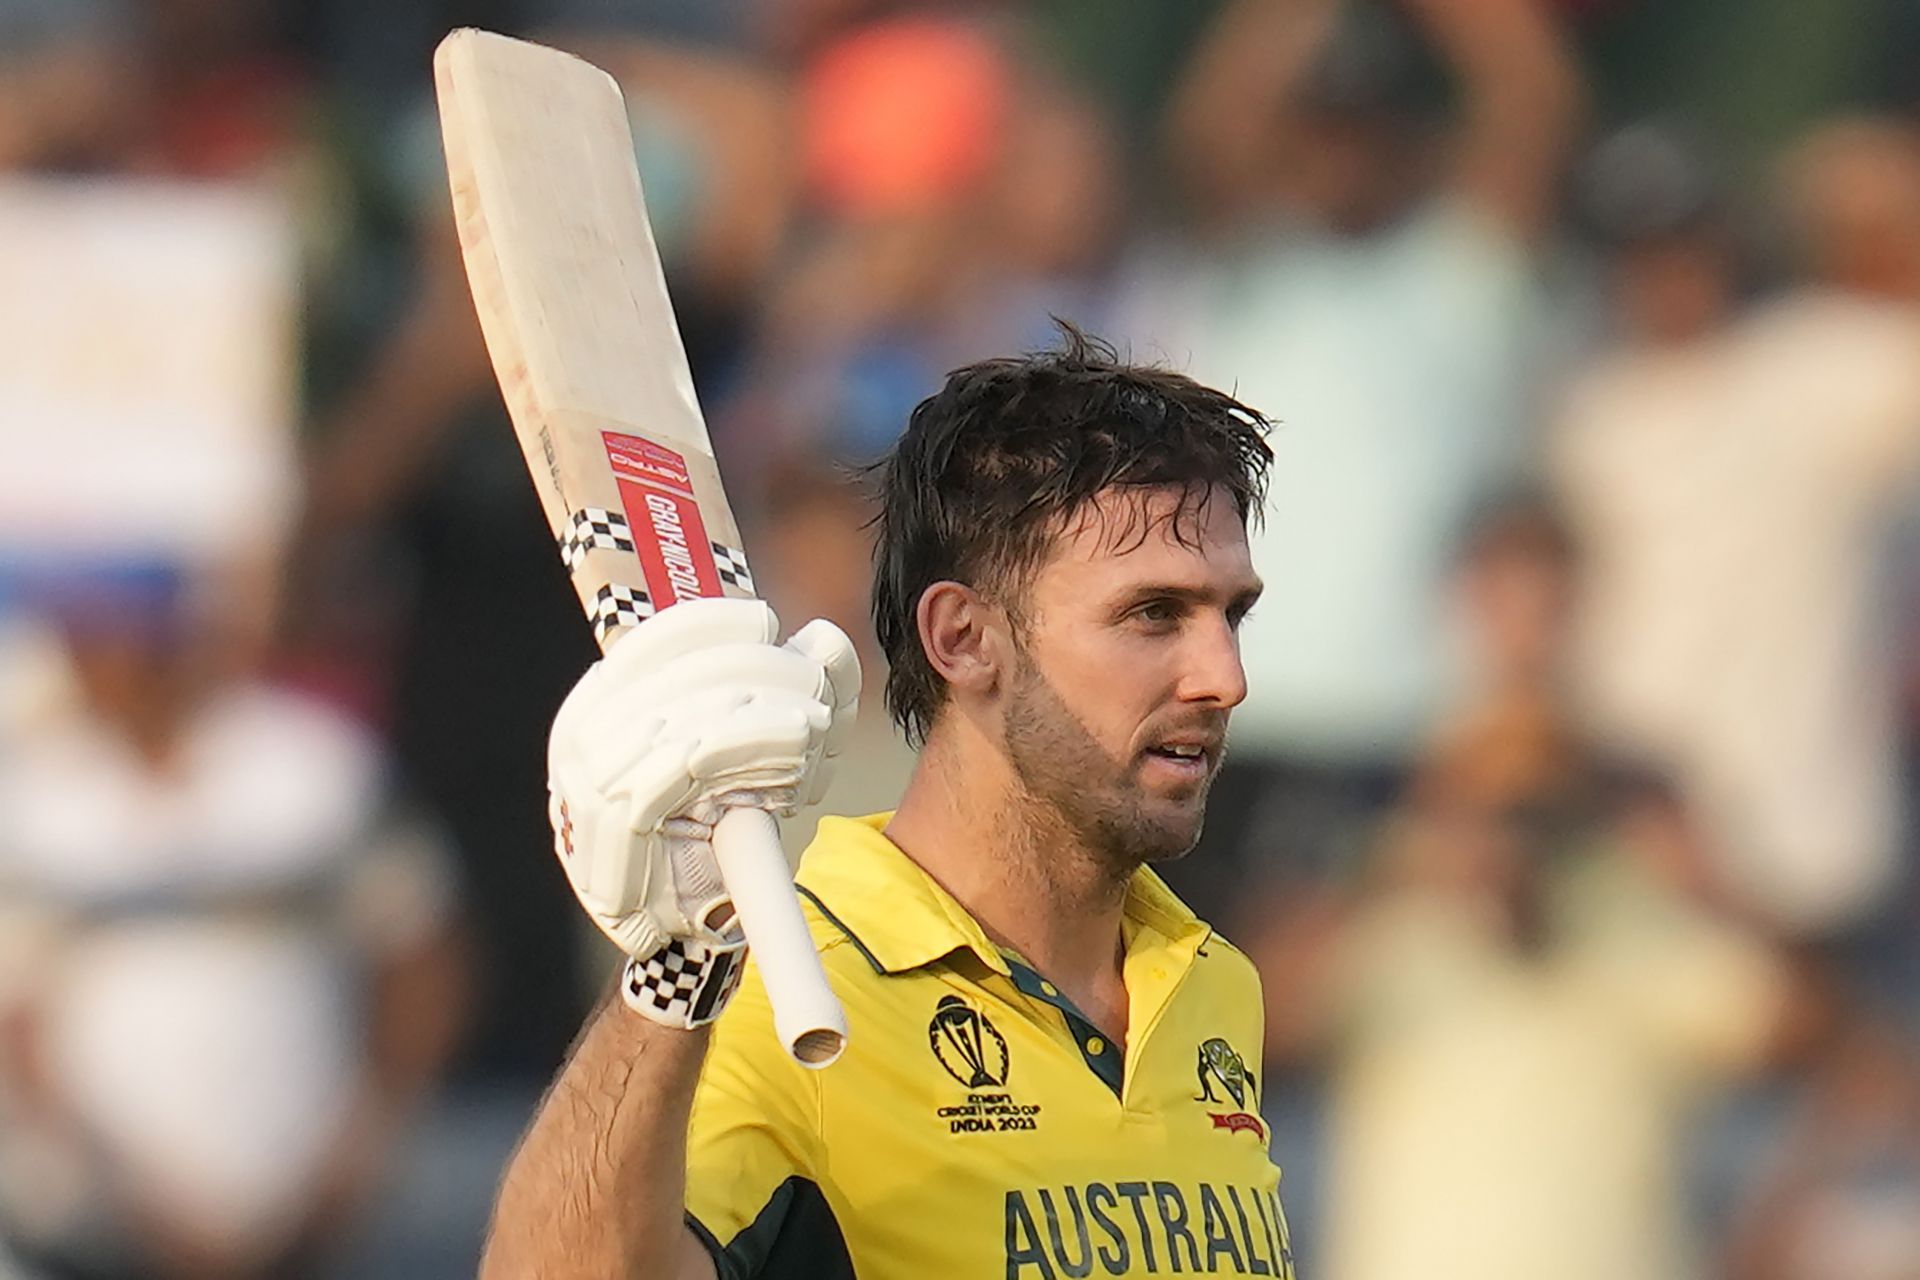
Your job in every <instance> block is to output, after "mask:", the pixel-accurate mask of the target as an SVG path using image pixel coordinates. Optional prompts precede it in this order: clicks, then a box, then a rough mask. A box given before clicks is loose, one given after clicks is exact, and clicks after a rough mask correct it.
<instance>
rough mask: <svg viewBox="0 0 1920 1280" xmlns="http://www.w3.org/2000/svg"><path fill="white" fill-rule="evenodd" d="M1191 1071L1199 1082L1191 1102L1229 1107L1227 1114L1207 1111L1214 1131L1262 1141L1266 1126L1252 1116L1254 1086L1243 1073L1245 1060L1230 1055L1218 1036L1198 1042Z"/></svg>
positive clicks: (1255, 1096) (1256, 1099) (1255, 1095)
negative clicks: (1247, 1135)
mask: <svg viewBox="0 0 1920 1280" xmlns="http://www.w3.org/2000/svg"><path fill="white" fill-rule="evenodd" d="M1194 1071H1195V1074H1196V1075H1197V1076H1198V1077H1199V1082H1200V1092H1199V1093H1197V1094H1195V1095H1194V1098H1193V1100H1194V1101H1195V1102H1212V1103H1216V1104H1218V1103H1231V1104H1232V1108H1233V1109H1232V1110H1230V1111H1209V1112H1207V1115H1208V1116H1209V1117H1211V1118H1212V1120H1213V1127H1214V1128H1216V1129H1225V1130H1227V1132H1229V1133H1239V1132H1241V1131H1242V1130H1245V1131H1247V1132H1249V1133H1252V1134H1254V1135H1255V1136H1257V1137H1258V1138H1259V1139H1260V1140H1261V1141H1262V1142H1264V1141H1266V1137H1267V1127H1266V1125H1264V1124H1262V1123H1261V1122H1260V1117H1259V1116H1257V1115H1255V1114H1254V1111H1255V1110H1256V1109H1257V1108H1258V1106H1259V1097H1258V1086H1257V1085H1255V1083H1254V1080H1253V1074H1252V1073H1251V1072H1249V1071H1248V1070H1247V1064H1246V1061H1245V1059H1243V1058H1241V1056H1240V1055H1239V1054H1238V1053H1236V1052H1234V1048H1233V1046H1232V1045H1230V1044H1228V1043H1227V1042H1226V1041H1225V1040H1222V1039H1221V1038H1220V1037H1219V1036H1214V1037H1212V1038H1211V1039H1208V1040H1203V1041H1201V1043H1200V1051H1199V1055H1198V1059H1197V1063H1196V1065H1195V1068H1194Z"/></svg>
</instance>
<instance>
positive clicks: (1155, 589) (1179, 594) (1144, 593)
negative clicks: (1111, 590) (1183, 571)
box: [1120, 580, 1267, 609]
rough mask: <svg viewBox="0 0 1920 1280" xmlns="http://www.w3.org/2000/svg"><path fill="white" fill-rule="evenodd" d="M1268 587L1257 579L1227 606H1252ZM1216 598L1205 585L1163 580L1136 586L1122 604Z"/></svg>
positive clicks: (1210, 600) (1194, 601)
mask: <svg viewBox="0 0 1920 1280" xmlns="http://www.w3.org/2000/svg"><path fill="white" fill-rule="evenodd" d="M1266 589H1267V584H1266V583H1264V582H1260V581H1257V580H1256V581H1255V582H1254V583H1252V584H1251V585H1250V586H1247V587H1244V588H1242V589H1241V590H1239V591H1236V592H1234V593H1233V596H1232V598H1231V599H1229V600H1228V601H1227V607H1228V608H1229V609H1231V608H1233V607H1234V606H1235V605H1240V606H1243V607H1245V608H1252V607H1253V605H1254V603H1255V602H1256V601H1257V600H1259V599H1260V596H1261V595H1262V593H1264V592H1265V591H1266ZM1216 598H1217V596H1216V593H1215V592H1213V591H1210V590H1208V589H1207V588H1205V587H1190V586H1186V585H1184V584H1181V583H1174V582H1162V583H1148V584H1145V585H1143V586H1139V587H1135V588H1134V589H1133V590H1131V591H1129V592H1127V593H1126V594H1125V595H1124V596H1122V597H1121V598H1120V604H1121V606H1122V607H1127V606H1131V605H1135V604H1139V603H1140V602H1141V601H1143V600H1178V601H1180V602H1181V603H1182V604H1188V605H1209V604H1212V603H1213V602H1214V600H1215V599H1216Z"/></svg>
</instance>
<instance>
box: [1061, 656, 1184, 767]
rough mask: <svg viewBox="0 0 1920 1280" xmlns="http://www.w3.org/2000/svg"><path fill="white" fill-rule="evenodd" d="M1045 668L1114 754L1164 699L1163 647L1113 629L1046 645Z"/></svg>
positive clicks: (1075, 710) (1063, 695)
mask: <svg viewBox="0 0 1920 1280" xmlns="http://www.w3.org/2000/svg"><path fill="white" fill-rule="evenodd" d="M1063 639H1064V638H1063ZM1044 664H1045V665H1044V669H1045V671H1046V673H1047V679H1048V682H1049V683H1050V684H1052V685H1053V686H1054V688H1056V689H1058V690H1059V691H1060V694H1061V697H1062V698H1063V699H1064V700H1065V701H1066V702H1067V704H1068V705H1069V706H1071V707H1072V708H1073V710H1074V714H1075V715H1076V716H1077V717H1078V718H1079V719H1080V721H1081V722H1082V723H1083V724H1085V725H1086V727H1087V728H1088V729H1089V730H1090V731H1092V733H1093V734H1094V736H1095V737H1096V738H1098V739H1099V741H1100V742H1101V743H1102V744H1103V745H1105V746H1106V747H1108V748H1109V749H1111V750H1112V751H1114V752H1115V753H1116V754H1118V753H1120V752H1121V751H1123V750H1125V749H1126V747H1127V746H1128V745H1129V744H1130V743H1131V741H1132V739H1133V737H1134V735H1135V733H1136V732H1137V731H1138V730H1139V728H1140V725H1141V724H1142V723H1144V722H1145V721H1146V720H1148V719H1149V718H1150V717H1151V716H1152V715H1153V713H1154V711H1155V709H1156V708H1158V707H1160V706H1162V705H1163V704H1164V703H1165V701H1166V698H1165V697H1164V696H1163V686H1165V685H1167V684H1168V681H1167V679H1166V667H1167V665H1168V663H1167V656H1166V653H1165V652H1164V646H1160V645H1156V644H1153V643H1151V642H1143V641H1142V640H1141V639H1140V638H1139V637H1135V636H1129V635H1126V634H1125V633H1123V632H1119V631H1116V630H1114V629H1112V628H1103V629H1101V630H1100V631H1097V632H1093V633H1091V634H1085V635H1079V636H1074V637H1072V638H1071V641H1070V642H1066V643H1055V644H1053V645H1050V646H1049V651H1048V654H1047V657H1046V658H1045V659H1044Z"/></svg>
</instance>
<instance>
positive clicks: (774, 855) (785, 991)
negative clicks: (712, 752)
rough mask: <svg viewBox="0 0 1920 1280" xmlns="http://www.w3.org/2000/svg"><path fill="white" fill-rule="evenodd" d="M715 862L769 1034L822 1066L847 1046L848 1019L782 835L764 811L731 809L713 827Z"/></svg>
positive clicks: (804, 1062) (798, 1057)
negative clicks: (761, 986) (754, 969)
mask: <svg viewBox="0 0 1920 1280" xmlns="http://www.w3.org/2000/svg"><path fill="white" fill-rule="evenodd" d="M713 856H714V858H715V859H716V860H717V861H718V862H719V863H720V875H721V878H722V879H724V880H725V881H726V884H727V893H728V895H729V896H730V897H732V899H733V909H734V910H735V911H737V912H739V913H740V927H741V928H742V929H744V930H745V931H746V935H747V945H748V946H749V947H751V948H752V949H753V954H754V957H755V958H756V960H757V961H758V962H759V966H760V977H761V980H762V981H764V982H765V983H766V986H767V999H768V1001H769V1002H770V1003H771V1004H772V1005H773V1029H774V1032H775V1033H776V1034H777V1035H778V1036H779V1037H780V1043H781V1044H783V1045H785V1046H786V1049H787V1052H788V1053H790V1054H792V1055H793V1057H794V1060H795V1061H796V1062H798V1063H800V1065H801V1066H804V1067H814V1068H819V1067H824V1066H826V1065H828V1064H829V1063H831V1062H832V1061H833V1060H834V1059H836V1058H838V1057H839V1056H840V1051H841V1050H843V1049H845V1048H846V1047H847V1015H846V1013H845V1011H844V1010H842V1009H841V1008H840V1001H839V1000H838V999H837V998H835V996H834V994H833V989H832V988H831V987H829V986H828V985H827V973H826V970H825V969H823V968H821V967H820V953H819V952H818V951H817V950H815V949H814V945H813V935H812V934H811V933H809V932H808V930H807V921H806V917H804V916H803V915H801V914H800V898H799V895H797V894H795V893H794V891H793V875H792V872H791V871H790V870H789V869H788V866H787V855H786V854H785V852H783V851H782V849H781V847H780V828H779V826H778V825H777V824H776V823H775V822H774V819H773V815H772V814H770V813H768V812H767V811H766V810H764V809H749V808H744V807H743V808H737V809H729V810H728V811H727V812H726V814H725V815H724V816H723V817H722V818H721V819H720V821H719V822H717V823H715V824H714V828H713Z"/></svg>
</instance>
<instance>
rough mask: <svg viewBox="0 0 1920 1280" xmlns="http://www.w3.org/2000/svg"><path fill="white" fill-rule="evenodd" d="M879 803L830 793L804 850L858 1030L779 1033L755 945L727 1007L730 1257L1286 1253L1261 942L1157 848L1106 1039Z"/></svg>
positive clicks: (955, 1269) (799, 1271) (858, 1266)
mask: <svg viewBox="0 0 1920 1280" xmlns="http://www.w3.org/2000/svg"><path fill="white" fill-rule="evenodd" d="M884 821H885V818H884V815H883V816H881V817H875V818H866V819H860V820H849V819H843V818H826V819H822V820H821V822H820V829H819V835H818V837H817V838H816V839H815V841H814V843H813V845H812V846H811V847H810V848H809V849H808V851H807V855H806V857H805V859H804V861H803V862H802V864H801V868H800V876H799V879H800V884H801V892H802V896H803V898H804V900H805V903H806V909H807V914H808V919H809V923H810V924H811V925H812V928H813V936H814V940H815V942H816V944H817V945H818V946H819V948H820V951H821V957H822V960H823V961H824V963H825V965H826V969H827V975H828V977H829V979H830V980H831V981H832V983H833V988H834V990H835V992H837V993H838V995H839V997H840V999H841V1001H842V1003H843V1004H844V1005H845V1007H846V1012H847V1022H848V1027H849V1030H850V1032H851V1040H850V1043H849V1045H848V1048H847V1051H846V1054H845V1055H844V1056H843V1057H842V1058H841V1059H840V1061H839V1062H837V1063H835V1064H834V1065H833V1066H831V1067H829V1068H827V1069H826V1070H824V1071H810V1070H807V1069H805V1068H803V1067H800V1066H798V1065H797V1064H795V1063H794V1062H792V1061H791V1060H790V1059H789V1058H788V1057H787V1056H786V1055H785V1054H784V1053H782V1052H781V1051H780V1049H779V1047H778V1043H777V1041H776V1039H775V1037H774V1034H773V1029H772V1013H771V1011H770V1009H769V1008H768V1004H767V998H766V990H765V988H764V986H762V985H761V983H760V980H759V976H758V973H757V972H756V971H755V969H754V968H753V967H752V966H751V965H749V967H748V969H747V973H746V976H745V979H744V980H743V983H742V986H741V990H740V992H739V994H738V995H737V996H736V997H735V999H734V1002H733V1004H732V1005H731V1006H730V1007H729V1008H728V1009H727V1012H726V1013H725V1015H723V1016H722V1017H721V1019H720V1022H719V1025H718V1026H717V1028H716V1029H715V1034H714V1039H713V1045H712V1048H711V1051H710V1053H709V1055H708V1058H707V1062H706V1066H705V1068H704V1070H703V1072H702V1075H701V1080H700V1087H699V1092H698V1094H697V1095H696V1098H695V1101H694V1108H693V1120H692V1125H691V1130H690V1134H689V1149H688V1176H687V1210H688V1213H687V1216H688V1221H689V1223H690V1225H691V1226H692V1227H693V1230H694V1231H695V1233H696V1234H697V1235H698V1236H699V1237H700V1238H701V1239H702V1241H704V1242H705V1244H706V1246H707V1248H708V1250H709V1252H711V1253H712V1254H713V1257H714V1260H715V1263H716V1264H717V1266H718V1267H719V1271H720V1274H721V1276H722V1277H723V1278H725V1280H734V1278H738V1277H749V1276H760V1277H785V1276H848V1275H857V1276H859V1277H861V1278H862V1280H889V1278H891V1277H901V1278H903V1280H904V1278H906V1277H912V1280H927V1278H928V1277H941V1278H942V1280H945V1278H947V1277H982V1278H983V1280H984V1278H986V1277H994V1278H995V1280H1000V1278H1002V1277H1004V1280H1078V1278H1079V1277H1085V1276H1158V1275H1182V1274H1189V1273H1197V1274H1212V1275H1250V1276H1273V1277H1276V1278H1277V1280H1287V1278H1289V1277H1292V1275H1293V1263H1292V1253H1291V1250H1290V1248H1289V1245H1288V1238H1287V1226H1286V1220H1285V1218H1284V1217H1283V1216H1282V1214H1281V1211H1280V1202H1279V1198H1278V1187H1279V1181H1280V1171H1279V1170H1278V1169H1277V1168H1275V1167H1274V1165H1273V1163H1272V1162H1271V1161H1270V1160H1269V1159H1268V1156H1267V1134H1266V1129H1265V1126H1264V1124H1263V1123H1262V1122H1261V1120H1260V1118H1259V1111H1260V1108H1259V1097H1258V1092H1257V1090H1258V1082H1259V1078H1260V1061H1259V1052H1260V1043H1261V1032H1262V1011H1261V1003H1260V983H1259V978H1258V976H1257V975H1256V974H1255V972H1254V969H1253V966H1252V965H1251V964H1250V963H1249V962H1248V961H1247V959H1246V957H1245V956H1243V955H1241V954H1240V953H1239V952H1238V951H1236V950H1234V949H1233V948H1232V947H1231V946H1229V945H1228V944H1227V943H1226V942H1225V941H1224V940H1222V939H1221V938H1220V937H1218V936H1217V935H1216V934H1214V933H1213V932H1212V930H1211V929H1209V928H1208V927H1207V925H1206V924H1204V923H1203V922H1201V921H1200V920H1198V919H1197V918H1195V917H1194V915H1193V913H1192V912H1190V911H1188V910H1187V909H1186V907H1185V906H1184V905H1183V904H1182V903H1181V902H1180V900H1179V899H1178V898H1176V897H1175V896H1174V895H1173V893H1172V892H1171V891H1170V890H1168V889H1167V887H1166V886H1165V885H1164V884H1163V883H1162V882H1161V881H1160V879H1159V878H1158V877H1157V876H1155V875H1154V874H1153V873H1152V872H1150V871H1146V870H1142V871H1140V872H1138V873H1137V874H1136V875H1135V877H1134V881H1133V884H1132V886H1131V888H1130V890H1129V894H1128V900H1127V907H1126V916H1125V923H1124V933H1125V943H1126V960H1125V977H1126V986H1127V997H1128V1006H1129V1007H1128V1025H1129V1027H1130V1029H1131V1030H1130V1032H1129V1037H1128V1041H1129V1042H1128V1043H1127V1044H1126V1045H1124V1046H1120V1045H1114V1044H1110V1043H1108V1042H1107V1041H1106V1040H1105V1038H1104V1037H1103V1036H1102V1035H1101V1033H1100V1032H1099V1031H1098V1030H1097V1029H1095V1028H1094V1027H1093V1026H1092V1025H1091V1024H1089V1023H1088V1022H1087V1020H1086V1019H1085V1018H1084V1017H1083V1016H1082V1015H1081V1014H1080V1012H1079V1010H1078V1009H1076V1008H1075V1007H1074V1006H1073V1004H1072V1002H1070V1001H1069V1000H1067V999H1066V998H1065V997H1064V996H1062V995H1061V994H1060V993H1059V992H1058V991H1057V990H1056V989H1055V988H1054V987H1053V984H1051V983H1050V982H1048V981H1047V980H1046V979H1045V978H1043V977H1042V976H1041V975H1039V974H1037V973H1035V972H1034V971H1033V970H1032V969H1030V968H1028V967H1027V966H1026V965H1025V964H1023V963H1022V962H1021V961H1020V960H1019V959H1018V957H1014V956H1010V955H1007V954H1005V953H1003V952H1002V951H1001V950H1000V949H999V948H997V947H996V946H994V944H993V943H992V942H990V941H989V940H988V938H987V937H986V935H985V934H984V933H983V932H982V931H981V929H980V926H979V925H978V924H977V923H976V922H975V921H974V920H973V919H972V917H970V916H968V915H967V913H966V912H965V911H964V910H963V909H962V908H961V907H960V905H959V903H957V902H955V901H954V900H953V898H952V897H951V896H949V895H948V894H947V893H946V892H945V891H944V890H942V889H941V888H940V886H939V885H938V884H936V883H935V882H934V881H933V880H932V879H931V878H930V877H929V876H927V874H926V873H925V872H923V871H921V870H920V869H919V867H917V866H916V865H915V864H914V863H913V862H912V861H911V860H910V859H908V858H907V856H906V855H905V854H903V853H902V852H901V851H900V850H899V849H898V848H897V847H896V846H895V845H894V844H893V843H892V842H891V841H889V840H888V839H887V838H886V836H885V835H883V834H882V831H881V828H882V826H883V825H884Z"/></svg>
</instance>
